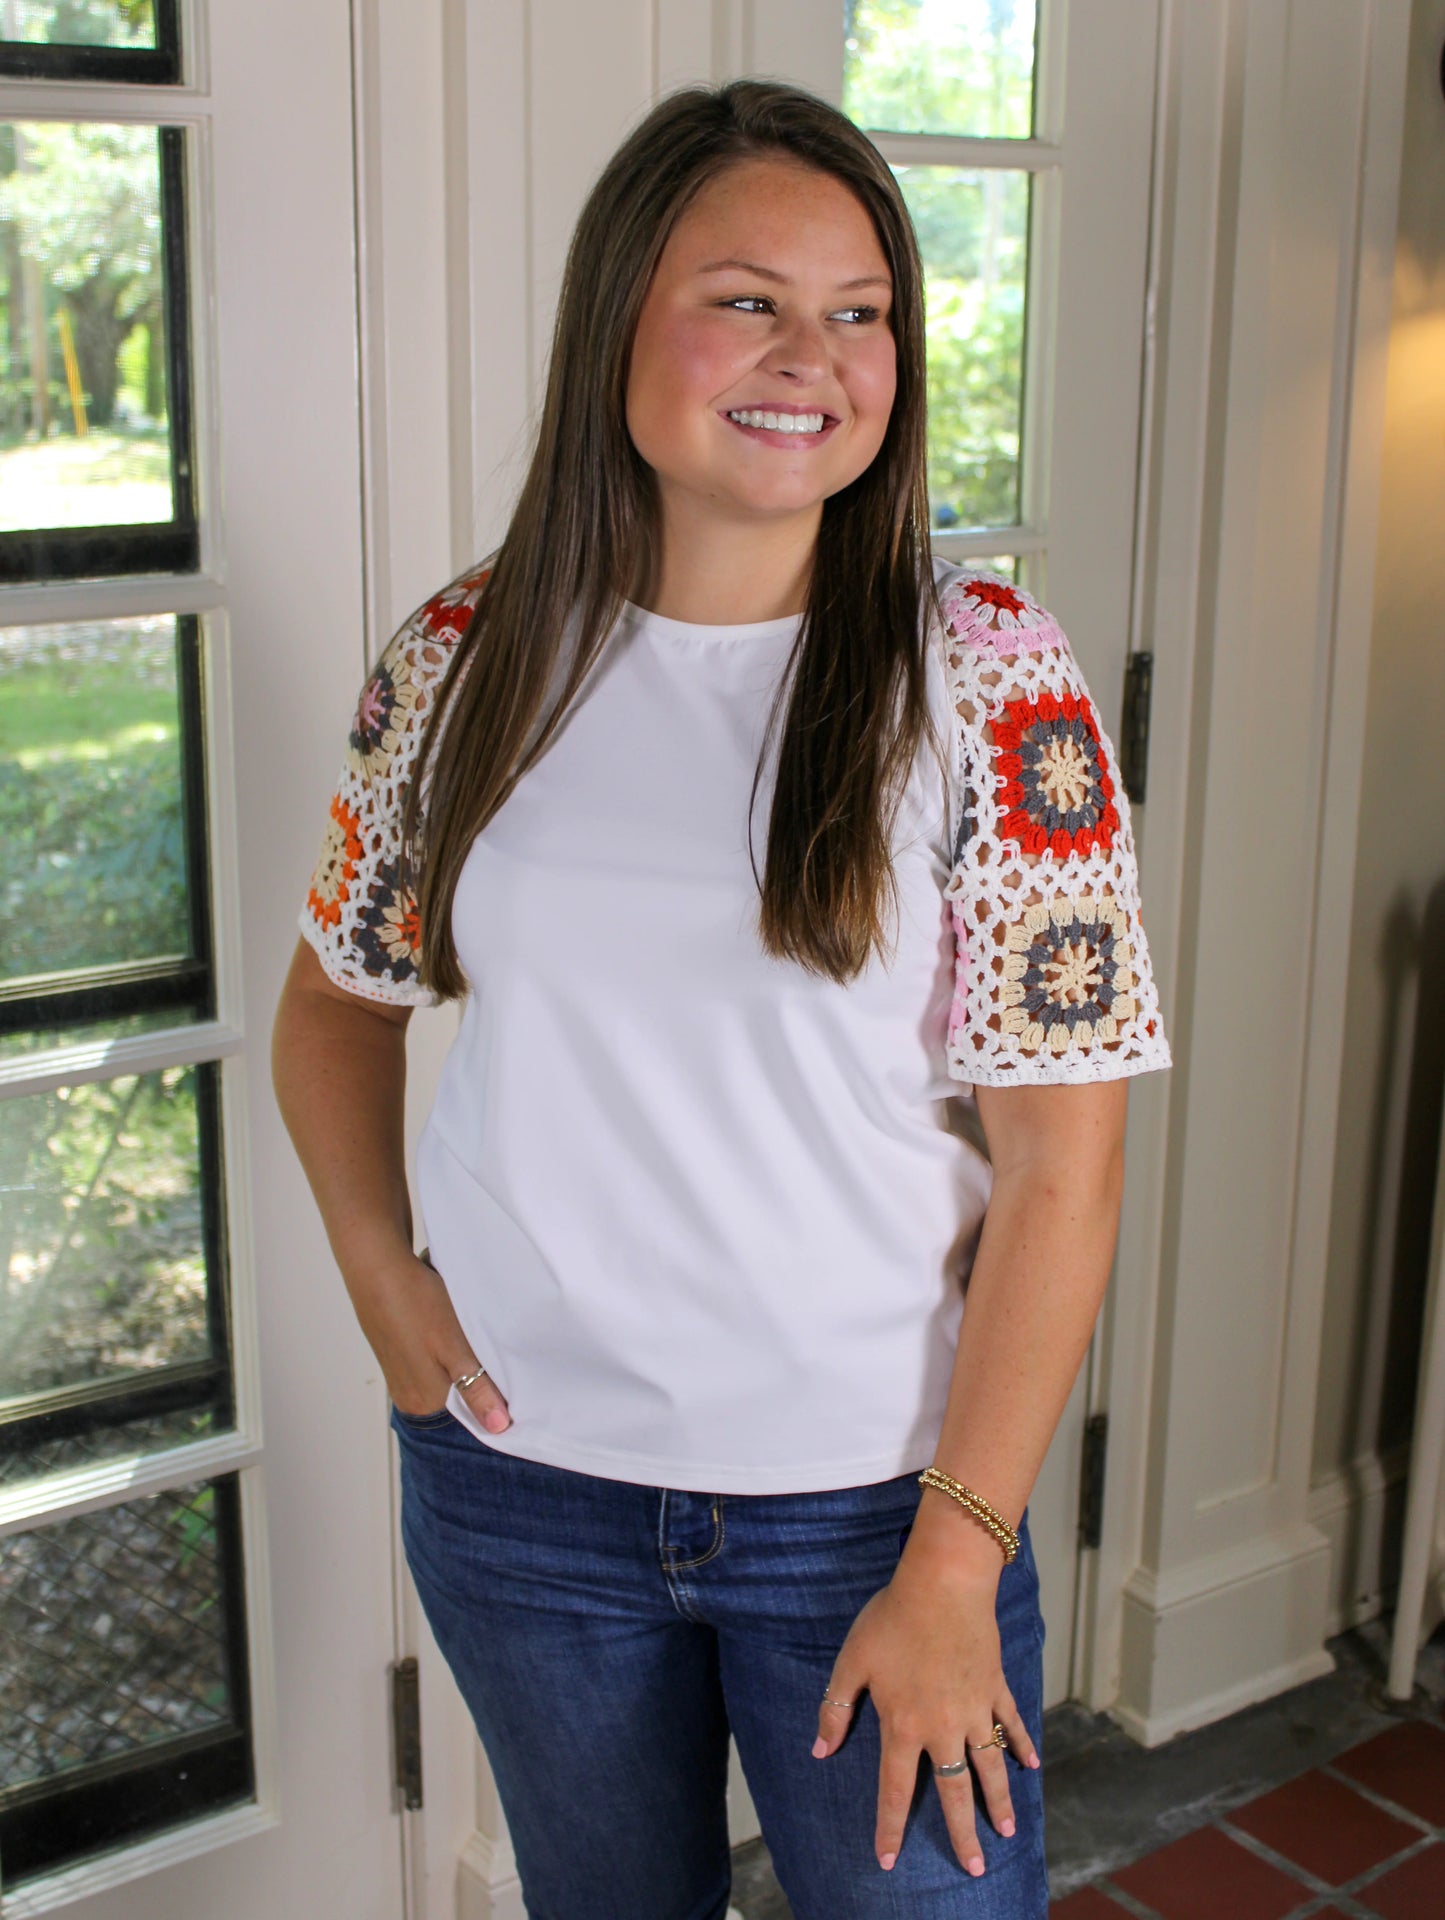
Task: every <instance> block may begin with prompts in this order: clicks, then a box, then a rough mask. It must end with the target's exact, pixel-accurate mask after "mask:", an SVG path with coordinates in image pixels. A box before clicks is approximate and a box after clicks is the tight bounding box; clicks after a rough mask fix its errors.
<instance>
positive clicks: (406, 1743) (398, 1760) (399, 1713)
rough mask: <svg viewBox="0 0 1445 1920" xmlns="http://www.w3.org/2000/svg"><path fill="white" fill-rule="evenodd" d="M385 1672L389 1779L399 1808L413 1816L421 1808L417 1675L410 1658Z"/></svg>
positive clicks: (418, 1678) (413, 1662) (419, 1712)
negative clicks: (388, 1676) (388, 1705)
mask: <svg viewBox="0 0 1445 1920" xmlns="http://www.w3.org/2000/svg"><path fill="white" fill-rule="evenodd" d="M389 1671H390V1674H391V1753H392V1766H393V1770H394V1772H393V1779H394V1784H395V1787H396V1791H397V1795H398V1797H399V1799H400V1801H401V1804H402V1806H403V1807H404V1808H405V1809H406V1811H407V1812H408V1813H415V1812H416V1810H417V1808H418V1807H419V1806H420V1805H421V1675H420V1672H419V1670H418V1668H417V1664H416V1660H415V1659H414V1658H410V1657H409V1658H407V1659H405V1660H397V1661H394V1662H393V1664H392V1666H391V1667H390V1669H389Z"/></svg>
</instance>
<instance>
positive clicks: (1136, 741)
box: [1119, 653, 1154, 806]
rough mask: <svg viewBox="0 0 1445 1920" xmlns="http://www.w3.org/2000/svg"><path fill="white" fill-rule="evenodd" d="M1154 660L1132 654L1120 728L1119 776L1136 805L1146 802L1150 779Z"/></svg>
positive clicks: (1150, 654)
mask: <svg viewBox="0 0 1445 1920" xmlns="http://www.w3.org/2000/svg"><path fill="white" fill-rule="evenodd" d="M1153 689H1154V656H1153V654H1152V653H1131V654H1130V655H1129V660H1128V664H1127V665H1126V666H1125V668H1124V714H1123V720H1122V723H1121V725H1120V728H1119V772H1120V775H1121V776H1122V778H1123V781H1124V791H1125V793H1127V794H1128V796H1129V799H1130V801H1131V802H1132V803H1133V805H1135V806H1138V805H1139V803H1140V801H1141V800H1142V799H1143V798H1144V790H1145V788H1146V786H1147V785H1148V776H1149V698H1150V695H1151V693H1152V692H1153Z"/></svg>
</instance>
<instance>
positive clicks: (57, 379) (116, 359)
mask: <svg viewBox="0 0 1445 1920" xmlns="http://www.w3.org/2000/svg"><path fill="white" fill-rule="evenodd" d="M160 176H161V169H160V147H159V130H158V129H157V128H155V127H146V126H111V125H106V124H104V123H96V122H84V123H74V124H72V123H69V122H64V121H53V122H51V121H30V122H23V123H22V122H12V123H7V124H4V125H3V126H0V334H3V345H0V532H15V531H20V530H25V531H30V530H41V529H47V528H74V527H114V526H141V525H146V524H150V523H154V522H167V521H170V520H171V519H172V518H173V517H174V514H175V500H174V493H173V488H172V479H173V475H172V461H171V420H170V415H171V408H170V405H169V395H168V385H169V381H168V369H167V360H166V297H165V296H166V289H165V263H164V260H163V258H162V234H161V178H160Z"/></svg>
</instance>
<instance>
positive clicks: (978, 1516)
mask: <svg viewBox="0 0 1445 1920" xmlns="http://www.w3.org/2000/svg"><path fill="white" fill-rule="evenodd" d="M918 1484H919V1486H920V1487H937V1489H938V1491H939V1492H940V1493H946V1494H949V1495H950V1496H951V1497H952V1498H953V1499H955V1500H956V1501H957V1502H958V1504H959V1505H960V1506H961V1507H963V1508H966V1510H967V1511H968V1512H969V1513H971V1514H972V1515H973V1517H974V1519H975V1520H978V1521H980V1522H982V1524H983V1525H984V1526H986V1527H987V1528H988V1530H989V1532H990V1533H991V1534H992V1535H993V1537H994V1539H995V1540H997V1541H998V1543H999V1546H1000V1547H1001V1548H1002V1549H1003V1559H1004V1565H1005V1566H1007V1565H1008V1563H1009V1561H1010V1560H1012V1559H1013V1557H1014V1555H1015V1554H1016V1553H1017V1552H1018V1550H1019V1537H1018V1535H1017V1534H1016V1533H1015V1532H1014V1530H1013V1528H1012V1527H1011V1526H1010V1525H1009V1523H1008V1521H1007V1520H1005V1519H1004V1517H1003V1515H1002V1514H1001V1513H1000V1512H999V1510H998V1508H997V1507H991V1506H990V1505H989V1503H988V1501H987V1500H985V1499H984V1497H983V1495H982V1494H979V1493H975V1492H974V1491H973V1489H972V1487H966V1486H964V1484H963V1482H962V1481H961V1480H955V1479H954V1477H953V1475H952V1474H951V1473H945V1472H944V1471H943V1469H942V1467H925V1468H924V1469H923V1471H922V1473H920V1474H919V1476H918Z"/></svg>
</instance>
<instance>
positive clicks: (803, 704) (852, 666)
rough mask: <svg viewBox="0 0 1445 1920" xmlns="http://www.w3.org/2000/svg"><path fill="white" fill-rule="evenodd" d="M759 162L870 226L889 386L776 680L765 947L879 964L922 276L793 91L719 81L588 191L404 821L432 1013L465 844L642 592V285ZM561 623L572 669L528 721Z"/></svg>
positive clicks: (919, 434) (847, 124) (899, 717)
mask: <svg viewBox="0 0 1445 1920" xmlns="http://www.w3.org/2000/svg"><path fill="white" fill-rule="evenodd" d="M770 157H781V158H785V159H789V160H792V161H795V162H801V163H803V164H805V165H807V166H810V167H814V168H817V169H819V170H820V171H822V172H824V173H828V174H831V175H832V176H833V177H834V178H835V179H837V180H839V181H841V182H842V184H843V185H844V186H846V187H848V188H849V189H850V190H851V192H852V193H853V194H854V195H855V196H856V197H857V199H858V200H859V201H860V202H861V203H862V205H863V207H864V209H865V210H866V211H867V213H868V214H869V215H870V217H871V219H872V221H873V226H874V228H875V230H876V232H877V235H878V240H879V244H880V246H881V248H882V251H883V254H884V256H885V258H886V259H887V262H888V267H889V271H890V273H891V274H892V277H893V303H892V313H891V325H892V329H893V334H894V339H895V352H896V361H897V386H896V393H895V398H894V403H893V411H892V415H891V417H890V419H889V422H888V427H887V431H886V434H885V436H884V440H883V444H882V446H881V447H880V449H879V451H878V453H877V455H876V457H875V458H874V459H873V461H872V462H871V464H870V465H869V466H868V468H867V469H866V470H865V472H863V473H862V474H861V475H860V476H859V477H858V478H857V479H856V480H854V481H853V482H852V484H851V485H849V486H848V487H845V488H844V489H843V490H842V491H841V492H839V493H836V494H834V495H832V496H831V497H830V498H829V499H827V500H826V501H825V502H824V503H823V511H822V518H821V524H820V527H819V532H818V540H817V546H816V549H815V552H814V557H813V567H812V572H811V576H810V582H809V586H808V593H807V603H806V606H805V608H804V612H803V617H802V620H801V622H800V626H799V632H798V638H797V642H796V643H795V646H794V649H793V653H792V656H791V660H790V663H789V664H790V667H791V676H789V675H788V674H785V675H784V676H783V679H782V683H781V684H780V686H779V690H778V696H777V699H776V700H775V702H774V707H773V713H772V717H771V719H770V722H769V727H768V737H769V739H771V737H772V734H773V729H774V723H775V722H776V720H777V717H778V713H779V710H780V707H781V704H782V702H783V699H784V696H785V695H786V702H787V704H786V717H785V719H784V721H783V727H782V733H781V739H780V742H779V749H778V760H777V771H776V780H775V786H774V794H773V802H772V809H771V813H770V817H769V822H768V834H767V847H766V857H765V863H764V871H763V874H762V877H761V879H760V881H759V890H760V895H761V905H760V909H759V933H760V935H761V939H762V942H763V945H764V947H765V949H766V950H767V951H768V952H770V953H772V954H774V955H776V956H777V957H779V958H785V959H792V960H796V961H798V962H799V963H800V964H801V965H803V966H805V967H808V968H810V969H812V970H813V971H815V972H817V973H820V974H823V975H826V976H828V977H830V978H832V979H834V980H837V981H839V982H846V981H848V980H850V979H852V978H853V977H854V976H855V975H856V974H857V973H859V972H860V971H861V970H862V968H863V967H864V966H865V965H866V963H867V961H868V959H869V957H870V955H871V954H872V953H873V952H874V950H875V949H878V950H882V949H883V948H884V946H885V945H886V943H887V940H888V933H887V930H886V926H885V921H886V919H887V917H888V916H889V914H891V912H893V911H895V910H896V905H897V884H896V880H895V877H894V873H893V865H892V859H891V831H892V826H893V822H894V819H895V816H896V813H897V808H898V804H899V801H900V800H901V797H902V792H903V786H904V783H905V782H906V779H907V776H908V772H909V770H910V768H911V767H912V765H913V762H914V758H915V755H916V753H917V751H918V747H919V743H920V741H921V740H923V739H924V738H926V739H928V741H929V742H930V744H931V746H932V747H933V749H934V751H935V752H937V751H938V739H937V732H936V729H935V728H934V726H933V724H932V721H931V718H930V715H929V711H928V697H927V675H926V664H925V662H926V642H925V639H924V633H923V627H922V623H921V619H920V616H921V614H922V612H923V609H924V606H925V604H926V603H929V604H931V603H933V601H934V596H933V576H932V568H931V565H930V561H929V554H928V490H927V478H926V470H925V456H924V435H925V425H926V413H927V407H926V390H925V377H924V339H923V273H922V267H921V265H920V262H919V257H918V246H917V241H916V239H915V237H914V233H913V227H912V224H911V222H910V220H909V217H908V211H907V208H906V207H905V205H904V203H903V197H902V195H901V194H900V192H899V190H898V185H897V183H896V181H895V180H894V178H893V175H892V174H891V172H890V171H889V169H888V166H887V163H886V162H885V161H884V159H883V157H882V156H881V154H880V153H879V152H878V150H877V148H876V147H874V146H873V144H872V143H871V142H870V141H869V140H867V139H866V138H865V137H864V135H863V134H861V133H860V132H859V131H858V129H857V128H856V127H855V126H854V125H853V124H852V122H851V121H849V120H847V119H845V118H844V116H843V115H842V114H841V113H839V112H838V111H837V110H836V108H834V107H831V106H829V105H828V104H827V102H826V101H823V100H819V99H817V98H816V97H815V96H814V95H812V94H810V93H805V92H803V91H802V90H801V89H799V88H796V87H791V86H785V85H781V84H778V83H774V82H770V81H758V80H734V81H731V82H730V83H729V84H728V85H726V86H723V87H717V88H711V87H687V88H684V89H682V90H680V91H679V92H676V93H672V94H669V95H668V96H667V97H666V98H664V99H662V100H660V101H659V102H658V103H657V105H656V106H655V107H653V109H652V111H651V112H650V113H649V114H648V115H647V116H646V118H645V119H644V120H643V121H642V122H641V124H640V125H639V126H638V127H637V128H636V129H635V130H634V132H633V133H632V134H630V135H629V136H628V138H627V139H626V140H625V141H624V142H623V144H622V146H621V147H620V148H619V149H618V151H617V152H616V153H615V154H614V155H613V157H612V159H611V161H610V162H609V163H608V165H607V167H606V168H605V169H604V171H603V173H602V175H601V177H600V178H599V180H598V181H597V183H596V185H595V186H594V187H593V189H592V191H591V193H590V194H589V196H588V198H587V202H586V205H585V206H584V207H583V209H582V213H581V216H580V218H579V219H578V222H577V227H576V231H575V233H574V234H573V237H572V244H571V248H570V250H569V252H568V256H567V265H566V270H565V273H564V276H563V280H562V289H561V295H560V299H559V302H558V307H557V318H556V325H555V328H554V331H553V336H552V351H551V361H550V367H549V372H548V378H547V392H546V398H545V401H544V404H543V408H542V419H541V425H540V428H539V430H538V435H537V443H536V448H535V451H534V452H533V455H532V461H531V465H530V467H529V469H528V472H527V477H526V480H525V482H524V484H523V486H522V490H521V494H520V496H519V498H518V501H517V506H516V509H515V511H514V512H513V514H512V519H511V523H510V525H509V526H508V528H507V534H506V538H505V539H504V540H503V542H502V544H501V546H500V547H499V548H498V549H497V552H496V554H495V555H494V557H493V563H492V567H491V571H490V573H489V575H488V576H487V579H486V582H485V584H484V586H483V587H482V590H481V594H480V598H479V600H478V602H477V607H476V611H475V613H474V614H473V616H472V619H471V621H470V623H469V625H468V628H467V631H466V633H465V634H464V635H463V636H462V638H461V640H460V641H459V642H458V645H457V649H456V656H455V658H454V660H453V663H452V666H451V669H450V671H449V673H448V676H447V680H446V683H445V685H444V687H443V689H442V694H441V697H440V699H439V700H438V701H437V703H436V707H435V709H434V710H433V713H432V716H431V720H430V722H429V724H428V727H427V731H426V735H425V738H424V740H423V743H422V747H421V756H420V760H419V762H418V766H417V769H416V773H415V775H414V777H413V779H412V782H411V787H410V791H409V794H408V799H407V808H406V829H405V838H406V844H407V847H408V852H409V859H410V862H411V864H412V868H413V871H415V872H416V873H417V874H418V875H419V888H418V894H419V909H420V920H421V955H420V973H421V977H422V979H423V981H425V982H426V983H427V984H428V985H429V986H431V987H432V988H433V989H434V990H435V991H436V992H438V993H440V994H443V995H445V996H448V997H453V996H457V995H460V994H462V993H464V992H465V991H466V979H465V976H464V974H463V972H462V968H461V964H460V961H459V959H458V956H457V950H456V946H455V943H454V941H453V937H452V925H451V906H452V899H453V896H454V894H455V892H456V886H457V879H458V876H459V875H460V873H461V869H462V865H463V863H464V861H465V860H466V857H467V853H468V850H469V849H470V847H471V844H472V842H473V840H474V839H475V837H476V835H477V834H478V833H479V832H480V831H481V829H482V828H483V827H485V826H486V824H487V822H488V821H489V820H490V819H491V818H492V816H493V815H494V814H495V813H496V812H497V811H498V809H499V808H500V807H501V806H502V804H503V803H504V802H505V800H506V799H507V796H508V795H509V794H510V793H511V791H512V788H513V787H514V786H515V785H516V783H517V781H518V780H519V779H520V778H521V777H522V775H523V774H525V773H526V771H527V769H528V768H529V767H531V766H532V765H534V764H535V762H536V761H537V760H538V759H539V758H540V757H541V755H542V753H543V752H545V750H546V747H547V745H548V742H549V741H550V740H551V738H552V736H553V734H554V733H555V731H556V729H557V727H558V726H559V725H560V723H561V721H562V719H563V717H564V715H565V713H566V711H567V708H568V706H569V704H570V703H571V701H572V699H573V697H574V695H575V694H576V693H577V691H578V688H579V687H580V686H581V684H582V681H583V679H584V677H585V675H586V673H587V670H588V668H589V667H590V665H591V664H592V662H593V660H594V659H595V658H596V656H597V654H598V652H599V651H600V649H601V647H602V646H603V644H604V643H605V641H606V639H607V636H608V634H609V633H610V632H611V630H612V628H613V626H614V625H615V623H616V621H617V619H618V616H619V615H620V614H621V612H622V607H623V602H624V601H625V600H626V599H627V598H628V597H629V596H630V595H632V594H633V593H634V592H636V591H637V584H636V583H637V581H638V580H639V579H646V578H648V577H655V576H653V574H652V569H653V567H654V564H655V561H656V559H657V549H658V544H659V534H660V522H659V510H658V500H657V489H656V484H655V480H654V476H653V474H652V470H651V469H650V468H649V467H648V466H647V465H646V464H645V463H644V461H643V460H642V458H641V456H640V455H639V454H638V452H637V449H636V448H635V447H634V446H633V444H632V440H631V437H630V435H629V434H628V431H627V424H626V412H625V398H626V383H627V368H628V359H629V355H630V352H631V348H632V341H633V336H634V334H635V331H636V327H637V319H638V314H639V312H640V310H641V307H642V303H643V298H644V296H645V294H646V291H647V287H648V284H649V282H650V280H651V278H652V273H653V269H654V268H655V267H656V265H657V261H658V258H659V256H660V254H661V252H662V249H663V246H664V244H665V243H666V240H667V237H668V235H669V233H670V232H671V230H672V228H673V226H674V224H675V222H676V221H677V219H678V217H679V216H680V214H681V213H682V212H683V210H684V208H685V207H686V206H687V205H688V203H689V202H690V201H691V200H692V198H693V196H694V195H695V194H696V193H697V192H698V190H699V189H700V188H701V187H702V186H703V185H704V184H705V183H706V182H707V181H709V180H711V179H713V178H715V177H716V176H717V175H718V174H719V173H721V172H722V171H723V170H724V169H726V168H728V167H730V166H734V165H736V164H737V163H738V162H740V161H743V160H749V159H757V158H770ZM569 618H570V619H574V620H575V621H576V628H575V632H576V641H575V647H574V650H573V652H572V654H571V657H570V659H569V660H568V662H567V671H566V677H565V679H564V680H563V683H562V686H561V689H560V692H558V693H557V694H556V696H555V698H554V699H553V702H552V705H551V707H550V709H549V710H548V711H547V713H546V714H545V715H544V713H543V707H544V704H545V703H546V701H547V699H548V695H549V691H550V689H551V688H552V685H553V680H554V676H555V674H556V671H557V668H558V664H559V659H560V653H561V647H562V640H563V633H564V628H565V627H566V625H567V622H568V621H569ZM763 752H764V757H765V756H766V752H767V747H766V746H765V747H764V750H763ZM762 764H763V762H762V759H760V761H759V768H758V773H757V774H756V775H755V777H754V782H753V797H754V800H756V796H757V791H758V784H759V780H760V778H761V772H762ZM427 766H429V768H430V773H429V781H428V787H429V793H428V800H427V805H426V808H425V815H424V816H423V812H422V809H421V806H420V802H419V795H420V792H421V789H422V770H423V768H424V767H427ZM754 871H755V873H756V863H755V865H754Z"/></svg>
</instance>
